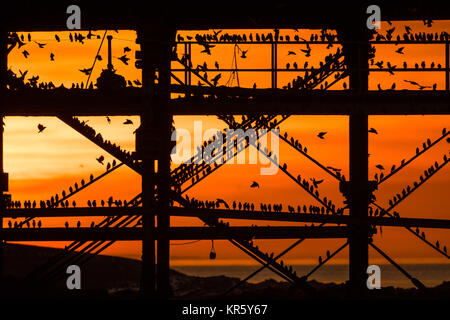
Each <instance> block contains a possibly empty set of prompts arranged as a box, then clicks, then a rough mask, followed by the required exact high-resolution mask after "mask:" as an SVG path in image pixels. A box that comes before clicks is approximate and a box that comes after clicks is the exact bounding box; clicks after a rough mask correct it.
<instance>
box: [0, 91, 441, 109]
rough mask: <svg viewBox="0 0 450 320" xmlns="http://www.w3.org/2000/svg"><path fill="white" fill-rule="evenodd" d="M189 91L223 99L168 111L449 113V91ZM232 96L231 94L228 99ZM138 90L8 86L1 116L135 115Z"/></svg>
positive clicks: (179, 103)
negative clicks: (17, 87)
mask: <svg viewBox="0 0 450 320" xmlns="http://www.w3.org/2000/svg"><path fill="white" fill-rule="evenodd" d="M171 92H172V93H175V94H176V93H184V92H186V87H185V86H180V85H171ZM189 92H191V93H197V94H202V95H203V94H204V95H216V96H219V97H223V98H215V99H212V98H211V99H210V98H202V97H193V98H187V99H185V98H180V99H172V100H171V101H170V103H169V107H170V112H171V113H172V114H173V115H200V114H204V115H214V114H219V113H221V114H243V113H248V114H251V113H253V114H264V113H279V114H294V115H295V114H298V115H349V114H351V113H352V112H355V111H357V110H361V109H364V110H365V111H366V112H367V113H368V114H370V115H407V114H411V115H422V114H450V104H449V103H448V101H450V92H449V91H410V90H401V91H400V90H397V91H389V90H386V91H371V92H368V93H365V94H356V93H352V92H351V91H349V90H346V91H321V90H313V91H308V92H300V91H295V90H293V91H287V90H280V89H279V90H272V89H246V88H227V87H215V88H211V87H197V86H191V87H189ZM228 97H232V98H228ZM142 106H143V104H142V90H141V89H140V88H125V89H122V90H118V91H114V93H104V92H101V91H98V90H80V89H74V90H72V89H56V90H49V91H44V90H38V89H36V90H26V91H23V92H22V91H16V92H11V91H9V92H8V94H7V97H6V104H5V108H4V115H6V116H60V115H78V116H102V115H139V114H140V113H141V112H142Z"/></svg>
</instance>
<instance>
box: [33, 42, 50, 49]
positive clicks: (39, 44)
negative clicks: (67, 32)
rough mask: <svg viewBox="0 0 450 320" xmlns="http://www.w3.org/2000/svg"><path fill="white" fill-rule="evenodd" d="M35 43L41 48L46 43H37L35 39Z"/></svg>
mask: <svg viewBox="0 0 450 320" xmlns="http://www.w3.org/2000/svg"><path fill="white" fill-rule="evenodd" d="M35 43H36V44H37V45H38V46H39V48H41V49H43V48H44V47H45V46H46V45H47V44H46V43H39V42H36V41H35Z"/></svg>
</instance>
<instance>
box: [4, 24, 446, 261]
mask: <svg viewBox="0 0 450 320" xmlns="http://www.w3.org/2000/svg"><path fill="white" fill-rule="evenodd" d="M404 24H405V23H394V26H395V27H396V29H397V31H399V32H400V33H401V34H402V33H403V32H404V29H403V25H404ZM407 24H408V25H409V26H411V28H412V29H413V32H420V31H426V32H440V31H443V30H446V31H449V30H450V28H449V26H450V23H449V22H445V21H440V22H435V24H434V26H433V28H431V29H425V27H424V26H423V23H422V22H421V21H419V22H407ZM382 28H384V29H385V28H391V27H390V26H388V25H387V24H386V23H383V25H382ZM384 29H382V33H384ZM397 31H395V32H394V35H395V36H396V34H397ZM228 32H230V33H231V31H228ZM236 32H240V31H236ZM246 32H247V33H248V32H249V31H246ZM260 32H263V31H260ZM266 32H267V31H266ZM314 32H317V30H315V31H314ZM310 33H311V31H308V30H299V34H300V35H301V36H302V37H304V38H306V39H309V35H310ZM83 34H84V35H86V34H87V32H83ZM94 34H96V35H97V34H98V35H101V36H103V31H96V32H94ZM108 34H111V35H112V36H113V37H114V40H113V56H114V60H113V64H114V67H115V68H116V69H117V73H119V74H121V75H124V76H125V77H126V79H128V80H131V81H133V80H136V79H140V78H141V77H140V70H137V69H136V68H135V67H134V61H135V59H134V51H135V50H137V49H138V46H137V45H136V44H135V43H134V40H135V38H136V35H135V32H133V31H119V33H116V32H114V31H109V33H108ZM192 34H195V32H183V35H185V36H186V35H192ZM281 34H290V35H291V38H292V37H293V36H292V35H293V34H295V31H293V30H285V31H281ZM58 35H59V37H60V38H61V40H62V41H61V42H60V43H58V42H56V40H55V38H54V34H53V33H46V32H42V33H39V32H36V33H32V40H33V41H37V42H39V43H46V44H47V45H46V46H45V47H44V48H43V49H40V48H38V46H37V44H36V43H34V42H31V43H28V41H26V45H25V46H24V47H22V48H21V49H17V48H15V49H14V50H13V51H12V52H11V53H10V55H9V67H10V68H11V69H12V70H13V71H14V72H16V73H18V70H21V71H22V72H23V71H25V70H28V75H27V79H28V78H29V77H31V76H34V75H39V76H40V79H39V81H46V82H47V81H52V82H53V83H54V84H55V85H57V86H58V85H60V84H64V85H65V86H66V87H70V86H71V84H72V83H73V82H81V81H84V82H85V81H86V77H85V76H84V75H83V74H82V73H81V72H80V71H79V69H83V68H90V67H91V65H92V63H93V59H94V57H95V55H96V52H97V50H98V46H99V44H100V39H94V40H85V44H84V45H81V44H80V43H71V42H70V41H69V40H68V35H69V33H68V32H59V33H58ZM26 36H27V34H26V33H25V38H26ZM404 46H405V50H404V52H405V54H404V55H399V54H396V53H394V51H395V50H396V49H397V47H395V46H393V45H390V46H387V45H379V46H377V55H376V58H375V61H379V60H384V61H387V60H389V61H391V64H393V65H397V66H398V67H400V66H401V64H402V63H403V61H407V63H408V65H411V66H412V65H414V63H416V62H418V63H419V64H420V62H421V61H424V60H426V61H427V64H429V63H430V62H431V61H434V62H435V64H436V65H437V64H438V63H440V64H442V65H444V63H445V57H444V46H443V45H426V46H424V45H418V44H412V45H404ZM124 47H129V48H130V49H131V52H129V53H127V56H128V57H129V58H131V60H130V61H129V65H128V66H126V65H124V64H123V63H122V62H121V61H119V60H118V59H117V57H120V56H122V55H123V54H124V53H123V48H124ZM239 47H240V49H242V50H248V53H247V56H248V58H246V59H242V58H238V60H237V63H238V66H239V67H240V68H269V67H270V56H269V54H270V47H269V46H268V45H262V46H260V47H257V46H255V45H251V44H242V45H241V44H240V45H239ZM304 47H305V46H304V45H293V46H287V45H280V47H279V49H278V54H279V59H278V65H279V66H280V67H284V66H285V65H286V63H287V62H290V64H291V65H292V63H293V61H296V62H297V63H298V65H299V66H303V64H304V62H305V61H306V60H307V59H306V58H305V57H304V54H303V53H301V52H300V49H302V48H304ZM336 48H337V46H334V47H333V48H331V49H330V50H327V49H326V48H325V46H321V45H313V50H312V54H311V55H312V56H311V57H310V58H308V62H309V65H310V66H311V65H314V66H318V63H319V61H321V60H323V58H324V56H325V55H327V54H329V53H332V52H335V50H336ZM201 49H202V48H201V47H199V46H195V45H194V46H193V49H192V50H193V54H194V57H195V58H194V59H193V64H194V67H195V66H196V65H197V64H203V62H204V61H205V62H206V63H207V64H208V66H209V67H210V68H213V66H214V63H215V62H216V61H217V62H218V63H219V64H220V66H221V67H226V68H229V67H231V63H232V58H233V50H234V45H232V44H226V45H223V46H219V45H218V46H217V47H216V48H213V49H212V55H211V56H206V55H205V54H201V53H200V50H201ZM23 50H27V51H28V52H29V53H30V56H29V57H28V59H25V57H24V56H23V55H22V51H23ZM288 50H294V51H296V52H297V55H295V56H292V55H290V56H288V55H287V51H288ZM51 52H52V53H54V55H55V61H54V62H51V61H50V53H51ZM178 53H179V54H182V53H183V48H179V50H178ZM100 55H101V56H102V58H103V59H102V61H98V62H97V64H96V67H95V69H94V72H93V75H92V77H91V79H93V80H94V81H95V79H96V78H97V77H98V76H99V74H100V72H101V70H102V69H104V68H106V63H107V61H106V60H107V46H106V41H105V43H104V45H103V47H102V50H101V52H100ZM173 67H174V68H180V67H181V66H180V65H179V64H177V63H174V64H173ZM175 74H176V75H177V76H178V77H179V78H180V79H184V77H183V75H182V73H180V72H178V73H175ZM216 74H217V72H213V71H211V72H208V78H209V79H211V78H212V77H214V76H215V75H216ZM299 74H300V73H299ZM296 76H297V74H296V73H288V72H282V73H280V74H279V76H278V79H279V80H278V81H279V86H280V87H281V86H284V85H286V83H287V82H289V81H291V80H292V79H293V78H294V77H296ZM404 79H409V80H415V81H417V82H419V83H420V84H422V85H427V86H432V85H433V84H434V83H436V84H437V89H438V90H439V89H443V88H444V73H443V72H422V73H415V72H414V73H413V72H408V73H401V72H396V73H395V75H394V76H392V75H389V74H388V73H386V72H373V73H371V75H370V89H372V90H376V88H377V85H378V84H380V86H381V87H382V88H383V89H385V88H390V87H391V86H392V84H393V83H394V82H395V83H396V85H397V89H415V88H413V87H412V86H411V85H409V84H407V83H406V82H404V81H403V80H404ZM197 80H198V79H196V78H195V76H193V83H194V84H196V83H197ZM239 81H240V85H241V86H244V87H251V86H252V85H253V83H256V84H257V86H258V87H268V86H270V73H269V72H267V73H262V72H259V73H255V72H248V73H244V72H240V73H239ZM227 82H228V84H229V85H233V86H235V85H237V79H233V81H232V78H230V74H222V79H221V81H220V82H219V85H225V84H226V83H227ZM342 83H343V81H341V82H340V83H338V84H336V85H335V86H334V87H332V89H341V88H342ZM126 118H129V119H131V120H132V121H133V125H130V126H127V125H123V124H122V123H123V121H124V120H125V119H126ZM82 119H83V120H88V121H89V122H88V124H89V125H91V126H92V127H94V128H95V129H96V131H100V132H101V133H102V136H103V137H104V138H106V139H109V140H111V141H114V142H115V143H118V144H120V145H121V146H122V148H124V149H126V150H133V149H134V134H133V131H134V130H135V129H136V128H137V127H138V126H139V118H138V117H111V119H112V124H108V123H107V121H106V118H105V117H89V118H87V117H83V118H82ZM194 120H202V121H203V127H204V128H205V129H207V128H218V129H222V128H224V124H223V122H221V121H219V120H218V119H217V118H215V117H212V116H197V117H176V118H175V124H176V127H178V128H186V129H189V130H191V129H192V127H193V121H194ZM5 123H6V126H5V146H4V152H5V171H6V172H8V173H9V177H10V193H11V194H12V195H13V199H15V200H25V199H31V200H37V201H38V200H40V199H48V198H50V197H51V196H52V195H54V194H55V193H60V192H61V190H63V189H65V190H67V189H68V187H69V186H70V185H73V183H74V182H77V181H78V182H79V181H80V180H81V178H84V179H86V178H87V177H88V176H89V174H91V173H93V174H94V176H96V175H98V174H100V173H101V172H103V171H104V170H105V167H104V166H102V165H101V164H99V163H98V162H97V161H96V160H95V158H96V157H98V156H99V155H104V156H105V158H106V161H105V163H106V162H110V161H112V158H111V157H110V156H109V155H108V154H107V153H105V152H104V151H102V150H100V149H99V148H98V147H97V146H95V145H94V144H93V143H91V142H90V141H88V140H87V139H85V138H84V137H82V136H81V135H80V134H79V133H77V132H75V131H74V130H72V129H71V128H70V127H68V126H67V125H65V124H64V123H62V122H61V121H60V120H58V119H57V118H50V117H48V118H44V117H7V118H6V119H5ZM38 123H42V124H44V125H45V126H46V127H47V129H45V131H44V132H42V133H40V134H38V133H37V125H38ZM369 126H370V127H374V128H376V129H377V131H378V132H379V134H378V135H373V134H371V135H370V141H369V148H370V151H369V152H370V154H371V155H370V158H369V161H370V175H369V176H370V177H373V175H374V173H375V172H377V169H376V168H375V165H377V164H383V165H384V167H385V168H390V167H391V166H392V165H393V164H397V165H398V164H399V163H400V161H401V159H403V158H408V157H410V156H412V155H414V153H415V149H416V147H417V146H420V145H422V142H423V141H425V140H426V139H427V138H428V137H430V138H431V139H432V140H433V139H436V138H438V137H439V135H440V132H441V130H442V128H444V127H447V129H450V127H449V117H448V116H396V117H394V116H389V117H388V116H377V117H370V119H369ZM347 127H348V119H347V118H346V117H335V116H333V117H332V116H291V117H290V118H289V119H288V120H287V121H286V122H285V123H283V124H282V125H281V130H282V132H284V131H287V132H288V133H289V136H293V137H294V138H295V139H299V140H300V141H301V142H302V144H303V145H306V146H308V153H309V154H310V155H312V156H313V157H315V158H316V159H318V160H319V161H321V162H322V163H324V164H325V165H328V166H333V167H337V168H342V169H343V172H344V174H345V175H346V176H347V177H348V131H347V130H348V129H347ZM319 131H327V132H328V133H327V135H326V139H325V140H320V139H318V138H317V136H316V135H317V133H318V132H319ZM448 151H449V144H448V143H446V142H445V141H444V142H441V143H439V144H438V145H437V146H436V147H435V148H433V149H432V150H430V151H429V152H427V153H426V154H425V156H423V157H421V158H420V159H419V160H417V161H415V162H414V163H413V164H411V165H410V166H408V168H407V169H405V170H403V171H401V172H400V173H399V174H397V175H396V176H395V177H393V178H392V179H391V180H389V182H386V183H385V184H383V185H382V187H381V188H380V190H379V191H377V193H376V195H377V199H378V203H381V204H383V205H387V201H388V199H389V198H390V197H391V196H392V194H393V193H394V192H395V193H397V192H399V191H401V189H402V188H403V187H404V186H405V184H412V182H414V181H416V180H417V178H418V176H419V175H420V174H421V173H422V172H423V170H424V169H426V168H428V167H429V166H430V165H431V164H433V163H434V161H435V160H436V159H439V161H441V159H442V155H443V154H445V153H447V154H448ZM280 162H281V163H283V162H286V163H288V170H289V171H290V172H292V173H293V174H294V175H295V176H296V175H297V174H298V173H301V174H302V176H305V177H317V178H320V179H325V182H324V183H323V184H321V185H320V188H319V190H320V192H321V194H322V195H323V194H327V196H328V198H329V199H332V200H333V201H334V203H336V204H337V205H338V206H339V205H341V203H342V197H341V195H340V194H339V193H338V184H337V182H336V181H332V180H331V179H330V178H329V176H327V175H326V174H325V173H323V172H321V171H320V169H318V168H317V167H315V166H314V165H312V164H311V163H310V162H308V160H307V159H305V158H303V157H302V156H301V155H300V154H299V153H296V152H295V150H292V149H291V148H290V147H289V146H287V145H286V144H285V143H282V142H281V145H280ZM259 169H260V166H259V165H226V166H224V167H223V168H221V169H220V170H218V172H217V173H216V174H213V175H211V176H210V177H208V178H207V179H205V180H204V181H203V182H202V183H200V184H199V185H197V186H195V187H194V188H192V189H191V190H190V191H189V192H188V195H189V196H190V197H192V196H195V197H196V198H197V199H203V200H214V199H217V198H222V199H225V200H226V201H229V202H232V201H233V200H236V201H252V202H254V203H255V204H259V203H260V202H265V203H268V202H271V203H283V204H285V206H287V205H288V204H291V205H295V206H297V204H302V205H303V204H306V205H309V204H316V203H314V202H313V201H314V199H312V198H311V197H310V196H309V195H308V194H306V193H305V192H304V191H302V190H301V189H300V188H299V187H298V186H297V185H296V184H295V183H294V182H292V181H291V180H289V178H288V177H287V176H286V175H284V174H283V173H282V172H281V171H280V172H279V173H278V174H277V175H275V176H260V175H259ZM253 180H256V181H258V183H259V184H260V186H261V188H260V189H250V184H251V182H252V181H253ZM449 182H450V171H449V170H448V168H444V169H443V170H442V171H441V172H439V173H438V174H437V175H436V176H434V177H433V178H432V179H431V181H429V182H427V183H426V184H425V185H424V186H423V187H422V188H420V189H419V190H418V191H416V192H415V193H414V194H413V195H411V196H410V197H409V199H408V200H407V201H405V202H404V203H402V204H401V205H399V207H398V208H397V211H398V212H400V214H401V215H402V216H403V217H430V218H431V217H433V218H450V217H449V214H448V208H449V207H450V199H449V197H448V196H447V195H448V194H449V191H450V183H449ZM140 183H141V180H140V177H139V176H138V175H137V174H136V173H134V172H133V171H132V170H131V169H128V168H124V167H122V168H120V169H118V170H117V172H115V173H113V174H111V175H108V176H107V177H106V178H104V179H102V180H101V181H99V182H98V183H95V184H94V185H93V186H91V187H89V188H88V189H87V190H85V191H83V192H81V193H80V194H79V195H77V196H76V197H75V200H76V201H77V203H78V204H79V205H85V204H86V201H87V200H88V199H91V200H93V199H97V202H99V200H100V199H106V198H107V197H109V196H110V195H114V197H115V198H121V199H131V198H132V197H134V196H135V195H136V194H137V193H139V192H140ZM124 186H125V187H124ZM76 220H77V219H74V220H73V221H71V223H76ZM91 220H92V219H90V218H86V219H82V220H81V221H82V222H83V223H86V224H87V223H90V221H91ZM64 221H65V219H59V218H54V219H46V220H45V221H43V226H44V227H47V226H61V225H62V223H63V222H64ZM172 223H173V225H202V224H201V223H200V222H199V220H196V219H187V218H173V219H172ZM230 223H231V224H232V225H244V224H257V222H255V221H250V222H248V221H243V222H239V221H233V220H230ZM268 223H269V222H262V223H260V224H261V225H267V224H268ZM273 225H281V223H273ZM426 232H427V235H428V237H427V238H429V239H431V240H432V242H434V241H435V240H439V241H440V243H441V244H447V246H448V245H450V236H449V233H448V231H445V230H430V231H426ZM374 239H375V243H378V244H379V246H380V247H381V248H382V249H385V250H386V252H387V253H388V254H391V255H392V257H394V258H396V259H397V260H398V261H405V262H411V261H413V262H430V261H433V262H439V263H445V262H446V260H445V258H443V257H442V256H440V255H439V254H438V253H436V252H434V251H433V250H431V249H428V247H427V246H426V245H425V244H423V243H422V242H421V241H419V240H418V239H416V238H415V237H413V236H412V235H411V234H409V232H407V231H406V230H404V229H400V228H385V229H383V233H382V235H380V234H377V235H375V237H374ZM344 241H345V240H308V241H305V242H304V243H303V244H302V245H301V246H300V247H299V248H297V249H295V250H293V251H292V253H289V254H288V255H287V257H286V259H285V261H286V260H287V261H291V262H293V261H295V262H297V263H308V262H311V261H316V259H317V256H318V255H322V256H323V255H324V253H325V252H326V250H330V251H332V250H333V249H336V248H338V247H339V246H340V245H341V244H342V243H344ZM255 242H256V243H257V244H258V246H259V247H260V248H261V249H263V250H267V251H269V252H271V251H275V252H279V251H281V250H282V249H283V248H284V247H286V246H288V245H289V244H290V243H291V242H292V240H279V241H272V240H271V241H262V240H259V241H255ZM173 243H174V244H177V243H180V242H176V241H174V242H173ZM40 244H43V245H62V243H40ZM210 245H211V243H210V241H200V242H196V243H193V244H190V245H173V246H172V247H171V255H172V259H173V264H192V263H195V264H211V263H214V264H220V263H222V264H226V263H236V260H238V261H239V263H252V262H251V261H250V260H249V259H247V257H246V256H245V254H244V253H242V252H240V251H239V250H238V249H235V248H234V247H233V246H232V245H231V244H229V243H228V242H226V241H216V243H215V248H216V251H217V254H218V259H217V260H216V261H209V260H207V256H208V253H209V248H210ZM105 253H107V254H115V255H122V256H127V257H133V258H139V257H140V243H138V242H121V243H116V244H115V245H114V246H111V247H110V248H108V249H107V250H106V251H105ZM346 256H347V250H343V252H341V253H340V254H339V255H338V256H337V257H336V260H335V261H334V263H336V262H343V261H345V257H346ZM371 257H372V258H371V261H380V257H379V256H378V255H377V254H376V253H373V252H371Z"/></svg>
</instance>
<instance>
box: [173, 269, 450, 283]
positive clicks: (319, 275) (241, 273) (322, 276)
mask: <svg viewBox="0 0 450 320" xmlns="http://www.w3.org/2000/svg"><path fill="white" fill-rule="evenodd" d="M259 267H260V266H258V265H214V264H208V265H176V266H172V268H173V269H175V270H177V271H179V272H182V273H184V274H187V275H192V276H199V277H211V276H221V275H224V276H228V277H235V278H240V279H243V278H245V277H247V276H248V275H250V274H251V273H252V272H254V271H256V270H257V269H258V268H259ZM292 267H293V269H294V270H295V271H296V272H297V275H299V276H301V275H305V274H308V273H309V272H310V271H311V270H312V269H313V268H314V267H316V265H305V264H301V265H292ZM379 267H380V270H381V287H389V286H393V287H398V288H411V287H414V285H413V284H412V283H411V281H410V280H409V279H408V278H407V277H406V276H405V275H404V274H403V273H401V272H400V271H399V270H398V269H397V268H395V267H394V266H392V265H390V264H380V265H379ZM401 267H402V268H403V269H404V270H405V271H406V272H408V273H409V274H410V275H411V276H413V277H415V278H417V279H419V280H420V281H421V282H422V283H423V284H424V285H426V286H427V287H434V286H437V285H440V284H442V282H444V281H450V264H425V263H422V264H402V265H401ZM267 279H274V280H278V281H282V280H283V279H282V278H280V277H279V276H277V275H276V274H274V273H273V272H272V271H270V270H267V269H264V270H262V271H261V272H259V273H258V274H257V275H255V276H254V277H253V278H251V279H250V280H249V281H248V282H252V283H255V282H261V281H264V280H267ZM308 279H309V280H317V281H319V282H323V283H330V282H334V283H343V282H345V281H347V280H348V265H343V264H342V265H339V264H336V265H324V266H322V267H321V268H319V269H318V270H317V271H316V272H314V273H313V274H312V275H311V276H310V277H309V278H308Z"/></svg>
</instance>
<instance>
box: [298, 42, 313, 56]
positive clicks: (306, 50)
mask: <svg viewBox="0 0 450 320" xmlns="http://www.w3.org/2000/svg"><path fill="white" fill-rule="evenodd" d="M300 51H302V52H304V53H305V57H310V56H311V47H310V46H309V44H308V43H307V44H306V49H300Z"/></svg>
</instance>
